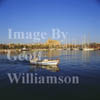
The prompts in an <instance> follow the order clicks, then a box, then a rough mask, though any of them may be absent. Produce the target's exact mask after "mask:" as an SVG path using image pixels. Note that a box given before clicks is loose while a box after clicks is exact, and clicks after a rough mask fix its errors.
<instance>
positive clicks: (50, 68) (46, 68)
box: [30, 65, 60, 72]
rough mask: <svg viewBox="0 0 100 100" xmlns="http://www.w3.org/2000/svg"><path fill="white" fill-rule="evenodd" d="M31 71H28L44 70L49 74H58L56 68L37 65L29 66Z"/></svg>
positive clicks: (57, 68)
mask: <svg viewBox="0 0 100 100" xmlns="http://www.w3.org/2000/svg"><path fill="white" fill-rule="evenodd" d="M30 68H31V70H30V71H36V70H38V69H41V68H42V69H45V70H49V71H51V72H58V71H60V69H59V67H58V66H37V65H31V66H30Z"/></svg>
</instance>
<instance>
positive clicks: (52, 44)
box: [45, 39, 61, 46]
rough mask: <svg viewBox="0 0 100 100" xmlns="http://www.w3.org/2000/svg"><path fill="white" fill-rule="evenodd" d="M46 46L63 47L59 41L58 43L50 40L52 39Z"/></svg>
mask: <svg viewBox="0 0 100 100" xmlns="http://www.w3.org/2000/svg"><path fill="white" fill-rule="evenodd" d="M45 44H46V45H49V46H60V45H61V43H60V42H59V41H57V40H50V39H49V40H47V41H46V43H45Z"/></svg>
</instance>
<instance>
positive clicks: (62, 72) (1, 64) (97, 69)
mask: <svg viewBox="0 0 100 100" xmlns="http://www.w3.org/2000/svg"><path fill="white" fill-rule="evenodd" d="M27 53H29V52H24V54H27ZM42 53H43V58H44V57H45V58H53V59H55V58H60V64H59V65H58V68H57V69H55V68H48V67H47V68H45V67H43V66H39V67H38V66H33V65H30V63H29V62H28V61H19V60H18V59H17V60H16V61H10V60H9V59H8V58H7V54H2V53H1V54H0V96H4V97H5V96H9V97H10V96H11V97H13V96H16V97H22V98H24V97H25V98H29V97H33V98H36V99H41V98H42V99H52V98H55V99H56V98H57V97H58V98H59V99H62V98H63V97H66V99H68V100H71V99H74V100H75V99H77V100H100V99H99V98H100V51H90V52H83V51H66V50H65V51H60V50H59V51H48V52H46V51H45V52H42ZM22 54H23V53H22ZM18 55H19V54H12V55H11V56H12V57H14V56H18ZM7 73H33V74H34V73H37V74H38V75H40V76H41V75H42V76H49V75H54V76H79V79H80V83H79V84H57V85H55V84H52V85H50V84H42V85H39V84H38V85H36V84H31V85H30V84H29V85H27V84H24V85H23V84H10V82H9V78H8V76H7Z"/></svg>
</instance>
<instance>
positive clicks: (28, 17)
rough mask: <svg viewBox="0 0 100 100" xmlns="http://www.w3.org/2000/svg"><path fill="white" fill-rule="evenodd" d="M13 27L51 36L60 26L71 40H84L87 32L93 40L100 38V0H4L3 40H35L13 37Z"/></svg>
mask: <svg viewBox="0 0 100 100" xmlns="http://www.w3.org/2000/svg"><path fill="white" fill-rule="evenodd" d="M9 28H11V29H12V30H13V31H15V32H47V33H48V34H47V35H48V38H50V36H51V35H50V34H51V30H52V29H54V28H58V29H60V30H61V31H64V32H67V36H68V37H70V39H71V40H75V41H82V38H83V37H84V35H85V36H87V37H89V39H90V41H91V42H100V39H99V38H100V0H0V43H33V40H26V39H24V40H18V39H17V40H14V39H9V38H8V29H9ZM48 38H46V39H48ZM67 39H68V38H67ZM59 40H61V39H59ZM41 41H42V42H43V41H44V40H41Z"/></svg>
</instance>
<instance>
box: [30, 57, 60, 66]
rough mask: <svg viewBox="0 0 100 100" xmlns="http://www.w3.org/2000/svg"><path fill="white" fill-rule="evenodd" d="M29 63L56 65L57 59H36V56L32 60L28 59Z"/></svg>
mask: <svg viewBox="0 0 100 100" xmlns="http://www.w3.org/2000/svg"><path fill="white" fill-rule="evenodd" d="M30 63H31V64H34V65H49V66H54V65H58V64H59V60H58V59H57V60H48V59H44V60H38V58H34V59H32V60H30Z"/></svg>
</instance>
